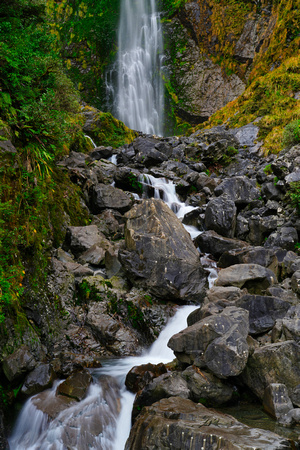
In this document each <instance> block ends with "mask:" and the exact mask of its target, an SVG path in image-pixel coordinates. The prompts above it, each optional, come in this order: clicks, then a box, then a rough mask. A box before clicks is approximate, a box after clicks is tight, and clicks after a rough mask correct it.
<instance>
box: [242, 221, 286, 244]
mask: <svg viewBox="0 0 300 450" xmlns="http://www.w3.org/2000/svg"><path fill="white" fill-rule="evenodd" d="M246 220H247V222H248V229H249V234H248V235H247V241H249V242H251V244H253V245H262V244H263V243H264V242H265V238H266V237H268V236H269V235H270V233H272V232H273V231H274V230H276V229H277V228H278V227H280V226H282V225H283V223H284V219H282V218H280V217H278V216H277V215H276V216H275V215H271V216H267V217H264V216H261V214H251V216H250V217H249V218H246ZM237 223H239V221H238V218H237Z"/></svg>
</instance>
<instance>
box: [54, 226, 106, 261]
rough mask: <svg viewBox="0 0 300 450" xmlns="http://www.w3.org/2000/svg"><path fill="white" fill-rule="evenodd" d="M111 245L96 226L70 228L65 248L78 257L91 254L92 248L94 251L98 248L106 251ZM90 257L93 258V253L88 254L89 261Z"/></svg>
mask: <svg viewBox="0 0 300 450" xmlns="http://www.w3.org/2000/svg"><path fill="white" fill-rule="evenodd" d="M110 245H111V244H110V243H109V241H108V240H107V239H106V237H105V236H104V234H103V233H101V232H100V231H99V230H98V228H97V226H96V225H88V226H86V227H68V228H67V233H66V237H65V241H64V244H63V248H64V250H67V251H68V250H70V251H71V252H72V253H73V254H74V256H75V257H78V256H79V255H81V254H84V253H85V252H90V249H91V248H92V247H93V249H94V250H95V249H96V247H98V248H102V249H104V250H106V249H108V248H109V247H110ZM89 255H90V257H91V252H90V253H87V254H86V257H87V259H89ZM84 259H86V258H84Z"/></svg>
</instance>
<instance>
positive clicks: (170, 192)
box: [139, 174, 201, 239]
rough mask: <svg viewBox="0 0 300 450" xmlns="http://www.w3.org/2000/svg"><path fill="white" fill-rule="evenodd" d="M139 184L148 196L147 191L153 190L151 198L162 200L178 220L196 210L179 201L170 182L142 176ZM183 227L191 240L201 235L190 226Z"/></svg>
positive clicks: (173, 185) (150, 176) (174, 187)
mask: <svg viewBox="0 0 300 450" xmlns="http://www.w3.org/2000/svg"><path fill="white" fill-rule="evenodd" d="M139 182H140V183H141V184H142V185H143V188H144V192H145V193H146V194H148V192H147V190H153V191H154V195H153V197H154V198H160V199H161V200H163V201H164V202H165V203H166V204H167V205H168V206H169V208H170V209H171V210H172V211H173V212H174V213H175V214H176V216H177V217H178V218H179V219H183V217H184V216H185V214H187V213H189V212H191V211H193V210H194V209H196V208H195V207H194V206H190V205H186V204H185V203H183V202H181V201H180V200H179V198H178V196H177V194H176V186H175V184H174V183H173V182H172V181H171V180H166V179H165V178H155V177H153V176H152V175H145V174H143V175H141V176H140V177H139ZM184 227H185V229H186V230H187V231H188V232H189V233H190V235H191V238H192V239H195V238H196V237H197V236H198V235H199V234H200V233H201V231H199V230H198V229H197V228H196V227H193V226H192V225H184Z"/></svg>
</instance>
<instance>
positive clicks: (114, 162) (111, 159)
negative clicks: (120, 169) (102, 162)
mask: <svg viewBox="0 0 300 450" xmlns="http://www.w3.org/2000/svg"><path fill="white" fill-rule="evenodd" d="M108 161H110V162H111V163H113V164H114V165H115V166H116V165H117V155H111V157H110V158H108Z"/></svg>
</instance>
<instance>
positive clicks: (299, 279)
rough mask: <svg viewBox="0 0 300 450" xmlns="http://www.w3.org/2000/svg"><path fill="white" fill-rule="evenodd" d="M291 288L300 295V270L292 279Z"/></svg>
mask: <svg viewBox="0 0 300 450" xmlns="http://www.w3.org/2000/svg"><path fill="white" fill-rule="evenodd" d="M291 288H292V289H293V291H294V292H296V294H298V295H300V270H297V271H296V272H294V273H293V275H292V279H291Z"/></svg>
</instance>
